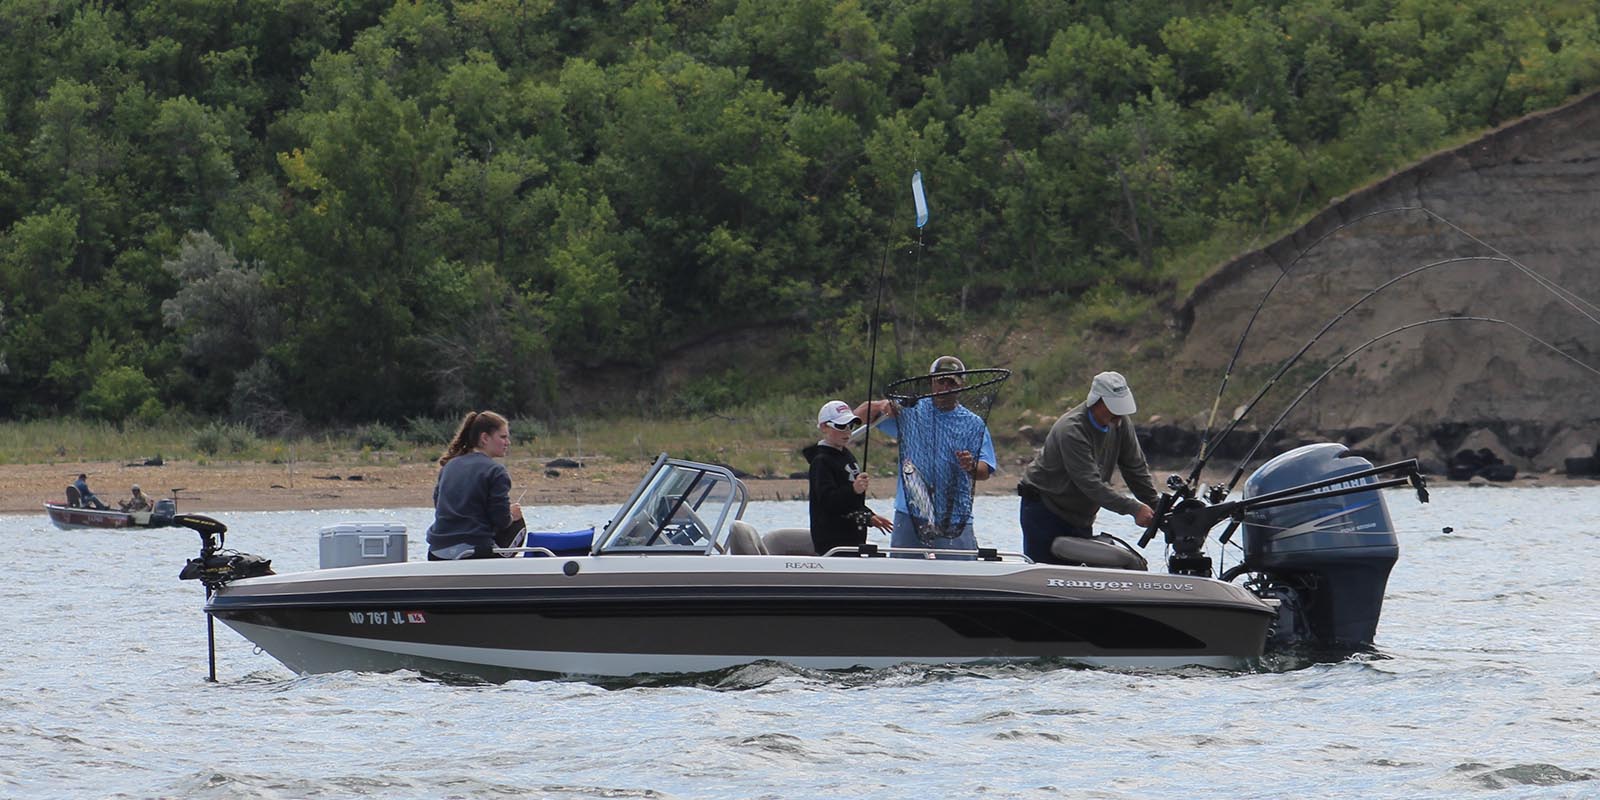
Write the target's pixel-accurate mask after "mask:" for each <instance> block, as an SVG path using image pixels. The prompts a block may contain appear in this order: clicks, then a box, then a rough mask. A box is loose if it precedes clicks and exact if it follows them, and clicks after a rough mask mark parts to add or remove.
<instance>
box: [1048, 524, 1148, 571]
mask: <svg viewBox="0 0 1600 800" xmlns="http://www.w3.org/2000/svg"><path fill="white" fill-rule="evenodd" d="M1050 555H1051V556H1053V557H1054V558H1055V559H1056V563H1058V564H1081V565H1083V566H1085V567H1105V568H1108V569H1127V570H1137V571H1141V572H1148V571H1149V569H1150V565H1149V564H1148V563H1147V562H1146V561H1145V560H1144V556H1142V555H1140V554H1139V551H1137V550H1134V549H1133V548H1132V547H1129V546H1128V543H1127V542H1124V541H1122V540H1121V539H1118V538H1117V537H1115V536H1112V535H1111V534H1109V533H1097V534H1095V535H1094V536H1093V537H1091V538H1084V537H1082V536H1057V537H1056V538H1055V541H1053V542H1051V543H1050Z"/></svg>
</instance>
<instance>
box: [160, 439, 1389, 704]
mask: <svg viewBox="0 0 1600 800" xmlns="http://www.w3.org/2000/svg"><path fill="white" fill-rule="evenodd" d="M1326 448H1338V449H1339V451H1340V453H1339V454H1337V455H1336V454H1333V453H1331V451H1328V450H1327V449H1326ZM1312 449H1314V450H1316V454H1315V457H1314V458H1310V459H1308V458H1306V457H1304V456H1302V457H1298V458H1297V459H1292V460H1291V461H1292V463H1293V464H1294V465H1297V466H1298V467H1304V466H1306V465H1307V464H1310V463H1316V464H1319V465H1320V466H1319V468H1322V467H1326V466H1327V464H1326V463H1324V462H1328V461H1329V460H1330V459H1329V456H1333V458H1332V461H1335V462H1341V463H1336V464H1333V466H1334V467H1336V468H1337V469H1338V471H1339V472H1341V474H1340V475H1338V476H1335V477H1332V478H1324V479H1323V480H1322V481H1321V482H1320V483H1318V482H1313V485H1311V486H1310V488H1305V487H1296V488H1299V489H1304V490H1303V491H1299V492H1290V493H1285V492H1282V491H1274V492H1271V493H1270V494H1271V495H1272V497H1271V498H1269V500H1271V501H1273V502H1275V503H1276V505H1273V506H1271V508H1278V507H1282V506H1283V505H1287V504H1285V503H1283V502H1282V501H1283V500H1284V499H1285V498H1289V497H1297V498H1298V502H1300V503H1305V504H1309V505H1312V506H1317V505H1319V504H1320V506H1321V510H1320V511H1318V512H1316V517H1317V519H1318V522H1316V524H1314V525H1312V526H1311V527H1310V528H1305V529H1303V530H1302V529H1299V528H1296V529H1293V530H1289V531H1287V538H1286V539H1284V540H1282V541H1279V542H1278V544H1277V546H1269V547H1262V546H1260V542H1267V541H1271V540H1274V539H1275V533H1274V532H1273V531H1272V530H1270V529H1271V528H1273V527H1278V526H1276V525H1275V521H1274V520H1275V519H1276V518H1274V517H1269V516H1263V517H1260V518H1257V519H1255V520H1254V524H1252V525H1251V526H1247V529H1246V539H1247V544H1246V550H1247V551H1249V550H1250V549H1251V547H1252V544H1251V543H1250V542H1251V541H1256V543H1257V544H1256V550H1257V551H1259V552H1260V553H1261V558H1260V559H1258V563H1256V564H1254V567H1255V568H1256V569H1252V570H1250V571H1248V572H1239V573H1236V574H1237V575H1240V576H1244V577H1245V578H1246V579H1247V582H1246V583H1245V584H1243V585H1240V584H1234V583H1231V582H1227V581H1222V580H1216V579H1213V578H1211V577H1209V575H1208V574H1207V575H1201V574H1194V573H1195V569H1194V566H1195V564H1196V561H1195V560H1194V555H1193V553H1192V552H1190V550H1189V549H1188V547H1187V545H1186V544H1182V543H1180V544H1177V545H1175V547H1174V556H1173V558H1174V561H1173V562H1172V563H1174V564H1176V565H1177V566H1179V567H1180V570H1179V571H1177V572H1176V573H1175V574H1156V573H1149V572H1144V571H1138V570H1126V569H1108V568H1102V567H1093V566H1058V565H1047V564H1036V563H1033V562H1031V561H1029V560H1028V559H1027V558H1026V557H1024V556H1022V555H1021V554H1017V553H1005V552H998V551H995V550H992V549H981V550H978V551H976V552H973V551H938V550H935V551H923V550H905V551H896V550H893V549H891V548H882V549H880V548H876V547H873V546H871V545H865V546H862V547H859V548H839V549H836V550H834V551H832V552H830V553H829V554H824V555H816V554H812V553H810V552H808V551H807V552H796V551H801V550H806V547H805V545H808V544H809V536H808V535H807V534H806V531H803V530H799V529H780V530H774V531H769V532H768V533H767V534H766V535H765V536H762V535H760V534H759V532H757V531H756V530H755V529H754V528H753V527H752V526H751V525H750V524H749V523H747V522H745V521H744V520H743V515H744V512H745V509H746V506H747V504H748V499H749V495H748V492H747V490H746V488H745V486H744V484H743V483H742V482H740V481H739V480H738V479H737V478H736V477H735V476H734V475H733V474H732V473H731V472H730V471H729V470H728V469H726V468H724V467H720V466H715V465H710V464H701V463H695V462H691V461H681V460H676V459H669V458H667V457H666V456H665V455H663V456H662V457H661V458H659V459H657V461H656V463H655V464H654V465H653V466H652V468H651V470H650V472H649V473H648V474H647V475H646V476H645V478H644V480H643V481H642V482H641V483H640V484H639V486H638V487H637V488H636V489H635V491H634V493H633V495H632V497H631V498H630V500H629V501H628V502H627V503H626V504H625V505H624V506H623V508H622V510H621V511H620V512H619V513H618V514H617V516H616V517H615V518H614V519H613V520H612V521H611V522H610V523H609V524H608V525H607V526H606V528H605V530H604V531H603V532H602V533H601V534H600V536H599V537H598V538H597V539H596V540H595V541H594V543H593V544H592V546H590V547H589V548H588V549H587V552H586V553H585V554H583V555H576V556H557V555H555V554H554V553H552V552H551V551H550V550H549V549H546V548H543V547H524V548H515V549H512V550H508V551H506V553H505V554H507V555H512V554H515V555H521V556H529V557H518V558H500V559H475V560H465V561H433V562H409V563H405V562H402V563H386V564H372V565H367V566H353V567H338V568H332V569H321V570H314V571H307V572H300V573H294V574H288V575H275V574H272V573H271V570H270V568H269V567H268V566H267V564H268V563H270V562H266V561H264V560H263V559H260V558H257V557H253V556H247V555H244V554H238V553H232V552H231V551H224V550H222V549H221V547H222V530H221V529H213V530H209V531H208V530H201V539H202V543H203V544H202V553H201V556H200V557H199V558H196V559H192V560H191V561H190V562H189V564H188V566H186V567H185V569H184V574H183V577H185V578H193V579H198V580H200V581H201V582H202V583H204V584H205V585H206V587H207V589H208V594H209V600H208V602H207V603H206V606H205V610H206V613H207V614H208V615H210V617H211V618H213V619H215V620H220V621H221V622H223V623H224V624H226V625H228V626H229V627H231V628H233V629H234V630H235V631H237V632H238V633H239V634H240V635H242V636H244V637H245V638H246V639H249V640H250V641H252V642H254V643H255V644H256V645H257V646H259V647H260V648H261V649H263V650H265V651H267V652H268V653H269V654H271V655H272V656H273V657H274V658H276V659H278V660H279V661H281V662H283V663H284V664H285V665H286V666H288V667H289V668H290V669H293V670H295V671H297V672H329V671H338V670H396V669H416V670H422V671H428V672H436V673H455V674H467V675H476V676H481V677H485V678H489V679H495V680H499V679H505V678H510V677H516V676H527V675H550V674H560V675H579V676H625V675H635V674H641V673H673V672H699V671H705V670H714V669H720V668H725V667H731V666H737V665H741V664H748V663H751V662H755V661H761V660H775V661H781V662H785V663H789V664H794V665H797V666H802V667H810V668H818V669H845V668H853V667H880V666H887V665H891V664H899V663H907V662H915V663H933V664H946V663H962V662H974V661H984V662H992V661H1018V660H1033V659H1056V660H1062V661H1067V662H1073V663H1081V664H1086V665H1094V666H1117V667H1157V668H1163V667H1176V666H1182V665H1191V664H1193V665H1203V666H1208V667H1218V668H1226V669H1239V668H1248V667H1249V666H1251V665H1252V664H1253V663H1255V661H1256V660H1257V659H1258V658H1259V657H1260V656H1261V655H1262V652H1263V649H1264V648H1265V647H1266V646H1267V644H1268V642H1269V641H1270V642H1272V643H1273V644H1274V645H1275V646H1276V645H1286V644H1287V645H1293V644H1307V643H1309V644H1315V645H1328V646H1331V645H1334V644H1336V643H1337V644H1350V645H1355V646H1364V645H1370V643H1371V636H1372V631H1373V630H1375V628H1376V624H1377V613H1378V606H1380V605H1381V602H1382V591H1383V583H1384V581H1385V580H1386V578H1387V575H1388V570H1389V567H1390V566H1391V565H1392V564H1393V561H1394V553H1395V550H1394V547H1393V532H1392V525H1386V526H1385V527H1384V528H1383V529H1382V530H1379V529H1377V528H1376V527H1375V526H1374V525H1373V524H1371V514H1372V513H1373V512H1374V511H1376V512H1378V513H1381V515H1382V517H1383V519H1384V521H1385V522H1387V511H1386V510H1385V509H1384V507H1383V505H1382V504H1383V499H1382V497H1381V496H1380V495H1379V494H1378V492H1377V491H1375V489H1377V488H1381V487H1383V486H1388V485H1395V484H1396V482H1397V481H1396V480H1390V481H1374V480H1373V477H1372V475H1373V474H1374V473H1375V472H1376V471H1381V470H1385V469H1389V468H1387V467H1385V468H1378V469H1377V470H1373V469H1371V468H1370V465H1366V463H1365V462H1364V461H1361V460H1360V459H1354V458H1344V457H1343V455H1342V453H1343V448H1342V447H1340V446H1338V445H1316V446H1312ZM1355 462H1360V463H1359V464H1357V463H1355ZM1363 466H1367V467H1369V468H1367V469H1363V468H1362V467H1363ZM1336 483H1337V484H1345V485H1342V486H1334V484H1336ZM1346 497H1355V498H1356V499H1357V500H1359V501H1360V503H1359V504H1356V505H1351V506H1349V508H1348V512H1349V513H1348V514H1344V515H1341V514H1338V513H1335V514H1333V519H1331V520H1330V519H1329V515H1328V514H1327V513H1325V512H1326V511H1327V510H1328V504H1329V503H1336V504H1337V503H1342V502H1343V500H1342V498H1346ZM1248 502H1249V501H1239V502H1238V503H1235V504H1232V506H1233V507H1232V508H1230V509H1229V510H1228V514H1229V515H1233V517H1235V518H1239V519H1242V518H1243V516H1244V515H1245V513H1246V511H1247V510H1248V508H1249V507H1248V506H1246V505H1242V503H1248ZM1219 508H1220V506H1219ZM1268 513H1269V514H1270V512H1268ZM1363 515H1366V516H1363ZM1341 516H1343V517H1344V518H1345V522H1347V523H1349V524H1348V525H1347V526H1346V527H1347V530H1345V531H1343V532H1341V531H1340V530H1339V525H1338V521H1339V520H1338V518H1339V517H1341ZM1226 518H1229V516H1226V515H1225V516H1223V517H1221V518H1219V519H1226ZM1198 519H1199V517H1198V516H1197V515H1196V514H1195V510H1194V509H1193V508H1184V509H1179V510H1178V511H1175V512H1174V513H1173V514H1172V515H1171V520H1170V521H1171V523H1172V530H1175V531H1179V532H1180V533H1182V534H1184V535H1187V534H1192V532H1193V529H1194V526H1195V525H1196V521H1197V520H1198ZM1330 523H1331V524H1330ZM1301 527H1302V528H1303V527H1304V526H1301ZM217 528H221V526H220V525H219V526H217ZM1357 528H1360V530H1357ZM197 529H198V528H197ZM1172 535H1173V534H1172V532H1171V531H1169V537H1170V536H1172ZM1385 536H1387V544H1386V545H1384V544H1381V543H1380V545H1379V547H1378V549H1379V550H1381V551H1383V552H1380V553H1376V554H1374V553H1373V552H1371V550H1372V548H1371V547H1370V545H1371V544H1372V543H1373V541H1374V540H1375V539H1379V540H1381V539H1383V538H1384V537H1385ZM801 542H803V543H804V545H801V544H800V543H801ZM1309 543H1316V544H1318V545H1321V546H1319V547H1308V544H1309ZM797 545H798V546H797ZM1102 546H1103V547H1106V548H1108V553H1107V555H1110V553H1109V549H1110V548H1116V549H1121V546H1119V545H1102ZM1330 551H1336V552H1332V557H1331V560H1332V562H1333V563H1334V564H1335V565H1336V566H1337V567H1338V568H1336V569H1325V568H1323V562H1325V561H1328V559H1327V558H1324V557H1325V556H1328V555H1329V552H1330ZM889 555H894V556H913V557H909V558H890V557H885V556H889ZM1085 560H1086V561H1092V560H1093V559H1092V558H1086V559H1085ZM1110 560H1111V561H1115V562H1119V563H1122V562H1125V560H1126V559H1125V557H1124V556H1121V555H1116V556H1114V557H1113V558H1111V559H1110ZM1140 561H1141V562H1142V559H1140ZM1246 563H1247V564H1249V563H1251V562H1250V561H1248V560H1247V561H1246ZM1207 568H1209V561H1208V562H1207ZM1374 580H1375V581H1376V582H1375V583H1374ZM1374 592H1375V594H1374ZM1291 616H1292V619H1291ZM1352 637H1354V639H1362V641H1354V640H1353V638H1352Z"/></svg>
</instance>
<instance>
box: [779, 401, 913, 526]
mask: <svg viewBox="0 0 1600 800" xmlns="http://www.w3.org/2000/svg"><path fill="white" fill-rule="evenodd" d="M859 427H861V419H860V418H859V417H857V416H856V415H855V412H853V411H851V410H850V406H849V405H846V404H845V403H844V402H842V401H839V400H829V401H828V402H826V403H824V404H823V405H822V409H821V410H820V411H818V412H817V429H818V430H819V431H821V433H822V439H821V440H820V441H818V442H817V443H816V444H813V445H809V446H807V447H806V449H805V450H802V451H801V452H802V453H803V454H804V455H805V457H806V461H807V462H809V463H810V464H811V471H810V475H809V478H810V481H811V546H812V547H813V548H815V550H816V552H817V555H822V554H823V553H826V552H828V551H829V550H831V549H833V548H835V547H850V546H854V545H859V544H862V543H864V542H866V541H867V526H868V525H871V526H872V527H874V528H878V529H880V530H884V531H888V530H890V529H892V528H893V527H894V523H892V522H890V521H889V520H888V519H886V518H884V517H881V516H878V515H877V514H874V513H872V511H871V510H870V509H868V508H867V483H868V478H867V475H866V473H864V472H862V471H861V470H860V468H859V467H857V466H856V457H855V454H854V453H851V452H850V432H851V431H853V430H855V429H856V428H859Z"/></svg>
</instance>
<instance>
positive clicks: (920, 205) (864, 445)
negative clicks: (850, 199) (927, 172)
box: [861, 169, 928, 472]
mask: <svg viewBox="0 0 1600 800" xmlns="http://www.w3.org/2000/svg"><path fill="white" fill-rule="evenodd" d="M911 198H912V201H913V202H914V203H916V206H917V265H918V266H921V264H922V228H923V226H925V225H927V224H928V198H927V196H926V195H924V194H923V191H922V170H920V169H919V170H916V171H914V172H912V173H911ZM893 245H894V234H893V232H892V231H891V233H890V235H889V238H887V239H886V240H885V241H884V243H883V261H882V263H880V264H879V266H878V296H877V300H875V301H874V303H873V306H872V332H871V335H870V336H869V342H870V347H871V348H872V354H871V356H870V357H868V359H867V418H868V419H866V420H863V421H862V422H863V423H864V424H863V427H865V428H866V432H864V433H863V434H862V435H861V471H862V472H866V470H867V453H868V452H869V451H870V449H871V447H872V424H871V421H870V420H871V417H872V396H873V392H872V385H873V382H874V381H875V380H876V379H877V368H878V327H879V325H880V320H879V314H880V313H881V312H882V310H883V284H884V281H885V280H887V277H888V274H889V250H890V249H891V248H892V247H893Z"/></svg>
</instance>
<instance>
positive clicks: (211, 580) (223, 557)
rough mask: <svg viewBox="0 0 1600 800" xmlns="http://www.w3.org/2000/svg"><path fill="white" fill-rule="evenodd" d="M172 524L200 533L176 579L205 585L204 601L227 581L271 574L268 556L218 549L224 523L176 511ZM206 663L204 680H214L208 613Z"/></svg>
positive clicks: (213, 638)
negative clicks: (196, 550) (196, 552)
mask: <svg viewBox="0 0 1600 800" xmlns="http://www.w3.org/2000/svg"><path fill="white" fill-rule="evenodd" d="M172 524H173V525H175V526H177V527H181V528H188V529H189V530H192V531H194V532H196V533H198V534H200V555H199V557H197V558H191V559H189V560H188V562H186V563H185V564H184V565H183V571H181V572H179V573H178V580H184V581H195V580H197V581H200V585H202V586H204V587H206V599H207V600H210V599H211V595H212V593H213V592H215V591H216V590H217V589H220V588H222V587H223V586H225V585H227V584H228V583H229V582H230V581H236V580H238V579H240V578H254V577H257V576H260V575H271V574H273V572H272V559H270V558H262V557H261V556H253V555H250V554H249V553H240V552H238V551H236V550H224V549H222V544H223V541H224V535H225V534H226V533H227V532H228V526H227V525H224V524H222V523H221V522H219V521H218V520H215V519H212V518H211V517H207V516H204V515H201V514H179V515H177V516H175V517H173V518H172ZM206 663H207V665H208V667H209V671H208V673H207V676H206V679H207V680H209V681H211V682H212V683H216V682H217V630H216V620H215V619H213V618H212V616H211V615H210V614H209V613H208V614H206Z"/></svg>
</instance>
